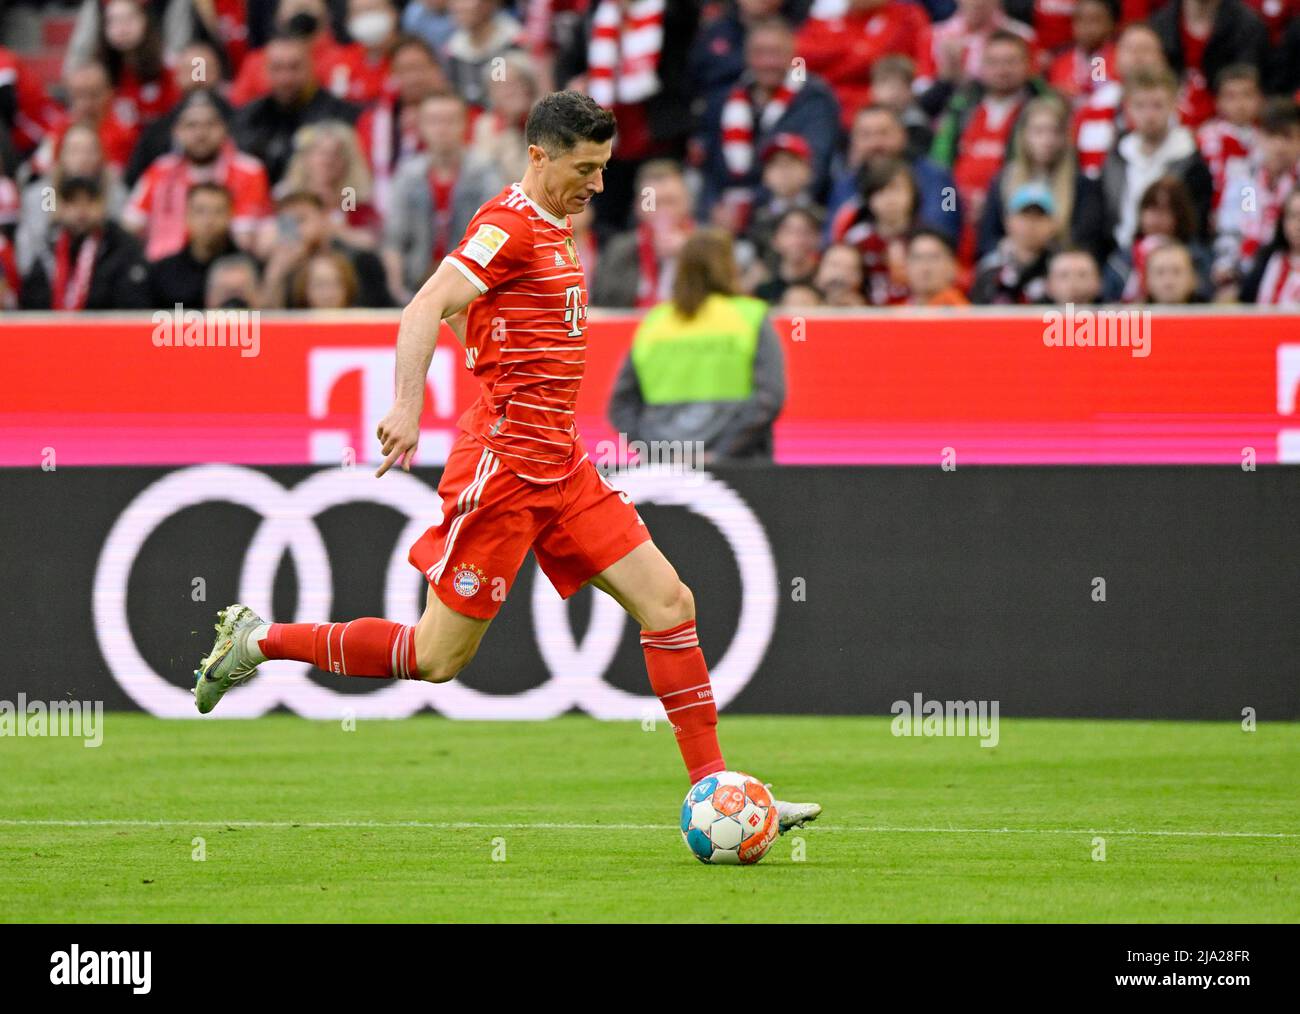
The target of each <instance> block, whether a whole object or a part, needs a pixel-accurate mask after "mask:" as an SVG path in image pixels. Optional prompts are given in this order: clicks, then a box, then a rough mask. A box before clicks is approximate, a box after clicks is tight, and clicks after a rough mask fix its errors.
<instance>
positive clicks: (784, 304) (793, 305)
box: [781, 284, 825, 310]
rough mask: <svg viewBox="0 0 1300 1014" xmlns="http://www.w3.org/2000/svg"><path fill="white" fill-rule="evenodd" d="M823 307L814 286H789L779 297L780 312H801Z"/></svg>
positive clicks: (819, 294)
mask: <svg viewBox="0 0 1300 1014" xmlns="http://www.w3.org/2000/svg"><path fill="white" fill-rule="evenodd" d="M824 305H825V304H824V303H823V302H822V294H821V293H820V292H818V291H817V287H816V286H814V285H803V284H800V285H791V286H790V287H789V288H787V289H786V290H785V292H784V293H783V294H782V296H781V309H782V310H801V309H806V308H807V307H812V306H824Z"/></svg>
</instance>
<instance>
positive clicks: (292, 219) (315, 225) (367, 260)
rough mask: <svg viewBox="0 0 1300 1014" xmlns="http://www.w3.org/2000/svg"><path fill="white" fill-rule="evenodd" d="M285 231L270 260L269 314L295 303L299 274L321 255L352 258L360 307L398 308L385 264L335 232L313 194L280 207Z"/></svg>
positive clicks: (265, 285) (295, 196)
mask: <svg viewBox="0 0 1300 1014" xmlns="http://www.w3.org/2000/svg"><path fill="white" fill-rule="evenodd" d="M277 210H278V212H279V217H278V225H279V230H278V234H277V236H276V240H275V243H274V245H273V246H272V247H271V248H270V252H269V254H268V255H267V258H266V271H265V273H264V274H263V277H262V297H261V305H262V306H263V307H264V308H265V309H268V310H271V309H277V308H279V307H283V306H288V305H292V299H293V285H294V277H295V274H296V273H297V272H298V271H299V269H300V268H302V267H304V266H305V265H306V264H307V262H308V261H309V260H310V259H311V258H312V257H313V256H314V255H316V254H318V253H326V252H334V253H338V254H341V255H342V256H344V257H346V258H347V259H348V261H349V262H350V263H351V265H352V267H353V270H354V272H355V274H356V276H357V293H356V304H355V305H357V306H367V307H387V306H392V305H393V298H392V296H391V295H390V294H389V291H388V279H387V277H386V276H385V272H384V266H383V263H382V262H381V261H380V260H379V258H378V257H377V256H376V255H375V254H373V253H371V252H370V251H369V250H358V249H356V248H355V247H351V246H348V244H346V243H344V242H343V241H342V240H340V239H338V238H337V237H336V236H335V235H334V234H333V230H332V228H331V225H330V216H329V213H328V211H327V210H326V208H325V203H324V202H323V201H322V200H321V199H320V197H319V196H317V195H316V194H314V193H312V192H311V191H307V190H300V191H297V192H295V193H291V194H286V195H285V196H284V197H282V198H281V199H280V202H279V204H278V205H277Z"/></svg>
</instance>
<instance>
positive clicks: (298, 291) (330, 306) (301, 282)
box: [289, 250, 357, 310]
mask: <svg viewBox="0 0 1300 1014" xmlns="http://www.w3.org/2000/svg"><path fill="white" fill-rule="evenodd" d="M292 292H293V298H292V301H291V302H290V304H289V305H290V306H291V307H293V308H294V309H296V310H344V309H347V308H348V307H352V306H356V305H357V273H356V271H355V270H354V269H353V267H352V262H351V261H349V260H348V259H347V258H346V257H344V256H343V255H342V254H341V253H336V252H334V251H332V250H325V251H322V252H320V253H316V254H312V255H311V257H309V258H308V259H307V263H306V264H304V265H303V266H302V267H300V268H299V269H298V270H297V272H295V274H294V276H293V284H292Z"/></svg>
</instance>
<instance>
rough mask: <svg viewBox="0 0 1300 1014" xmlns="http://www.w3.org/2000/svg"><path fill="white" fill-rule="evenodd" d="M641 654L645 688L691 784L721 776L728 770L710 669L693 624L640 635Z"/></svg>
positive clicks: (683, 624) (643, 632)
mask: <svg viewBox="0 0 1300 1014" xmlns="http://www.w3.org/2000/svg"><path fill="white" fill-rule="evenodd" d="M641 650H642V651H644V652H645V667H646V670H647V671H648V672H649V673H650V686H651V687H652V688H653V689H654V692H655V693H656V694H657V695H658V697H659V700H660V701H661V702H662V703H663V706H664V711H665V712H667V714H668V720H669V721H670V722H672V724H673V734H674V735H675V736H676V737H677V748H678V749H679V750H681V752H682V760H684V761H685V762H686V772H687V774H688V776H689V777H690V779H691V784H692V785H694V784H695V783H696V782H698V781H699V780H700V779H701V778H703V777H704V776H705V775H711V774H713V773H714V772H715V771H725V770H726V769H727V765H726V764H724V763H723V762H722V750H721V748H720V747H719V746H718V709H717V707H716V705H714V703H713V688H712V687H711V686H710V685H709V667H708V666H706V665H705V664H704V652H702V651H700V641H699V638H698V637H696V635H695V621H694V620H687V621H685V622H684V623H679V624H677V626H675V627H669V628H668V629H667V630H643V631H641Z"/></svg>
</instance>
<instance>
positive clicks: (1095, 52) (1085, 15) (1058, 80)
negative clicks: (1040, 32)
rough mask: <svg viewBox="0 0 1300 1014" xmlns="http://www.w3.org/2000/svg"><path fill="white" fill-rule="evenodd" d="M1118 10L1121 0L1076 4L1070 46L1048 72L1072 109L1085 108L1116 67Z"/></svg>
mask: <svg viewBox="0 0 1300 1014" xmlns="http://www.w3.org/2000/svg"><path fill="white" fill-rule="evenodd" d="M1119 7H1120V0H1077V2H1076V3H1075V4H1074V13H1073V14H1071V15H1070V42H1071V45H1070V46H1069V47H1068V48H1066V49H1063V50H1062V51H1061V52H1060V53H1058V54H1057V55H1056V56H1055V57H1054V58H1053V59H1052V63H1051V66H1050V68H1049V69H1048V72H1047V83H1048V84H1049V85H1051V87H1052V88H1053V89H1055V90H1056V91H1057V92H1058V93H1059V94H1060V95H1061V96H1063V97H1064V98H1065V99H1066V101H1068V102H1069V103H1070V104H1071V105H1072V106H1076V107H1077V106H1079V105H1082V104H1083V102H1085V101H1086V100H1087V99H1088V97H1089V96H1090V95H1092V93H1093V92H1095V91H1096V90H1097V88H1098V87H1099V86H1100V85H1102V84H1104V83H1105V81H1106V76H1107V74H1109V73H1111V69H1112V68H1114V67H1115V38H1114V36H1115V26H1116V24H1118V22H1119ZM1040 41H1041V40H1040ZM1099 71H1100V73H1098V72H1099Z"/></svg>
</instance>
